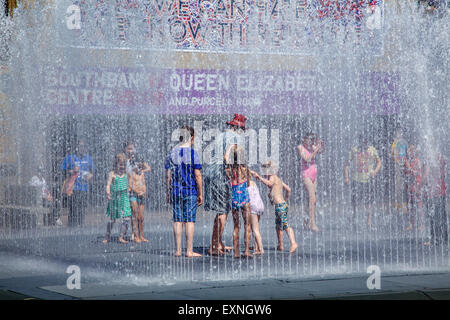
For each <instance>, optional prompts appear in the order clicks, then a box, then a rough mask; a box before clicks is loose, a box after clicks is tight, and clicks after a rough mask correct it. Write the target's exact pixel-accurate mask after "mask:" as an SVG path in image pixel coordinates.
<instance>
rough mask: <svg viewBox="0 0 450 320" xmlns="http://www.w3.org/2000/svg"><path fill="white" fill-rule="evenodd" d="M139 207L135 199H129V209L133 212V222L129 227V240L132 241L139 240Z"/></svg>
mask: <svg viewBox="0 0 450 320" xmlns="http://www.w3.org/2000/svg"><path fill="white" fill-rule="evenodd" d="M139 209H140V208H139V205H138V203H137V201H131V211H132V213H133V222H132V224H131V229H132V231H131V235H132V238H131V240H132V241H134V242H138V243H139V242H141V239H140V238H139V235H138V232H139V230H138V216H139Z"/></svg>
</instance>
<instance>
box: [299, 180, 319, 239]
mask: <svg viewBox="0 0 450 320" xmlns="http://www.w3.org/2000/svg"><path fill="white" fill-rule="evenodd" d="M303 185H304V186H305V189H306V191H307V193H308V199H309V219H310V222H311V225H310V226H309V229H311V230H312V231H314V232H318V231H319V228H318V227H317V225H316V189H317V180H316V181H314V182H312V181H311V179H310V178H307V177H304V178H303ZM306 226H307V223H305V227H306Z"/></svg>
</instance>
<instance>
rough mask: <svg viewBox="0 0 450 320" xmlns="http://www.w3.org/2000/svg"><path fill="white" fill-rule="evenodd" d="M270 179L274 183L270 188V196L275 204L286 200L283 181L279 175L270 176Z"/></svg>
mask: <svg viewBox="0 0 450 320" xmlns="http://www.w3.org/2000/svg"><path fill="white" fill-rule="evenodd" d="M269 180H271V181H273V185H272V187H271V188H270V193H269V197H270V199H271V201H272V202H273V203H274V204H280V203H283V202H286V200H285V199H284V196H283V181H282V180H281V179H280V178H279V177H278V176H277V175H275V174H274V175H272V176H270V178H269Z"/></svg>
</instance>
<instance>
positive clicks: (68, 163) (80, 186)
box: [61, 154, 95, 191]
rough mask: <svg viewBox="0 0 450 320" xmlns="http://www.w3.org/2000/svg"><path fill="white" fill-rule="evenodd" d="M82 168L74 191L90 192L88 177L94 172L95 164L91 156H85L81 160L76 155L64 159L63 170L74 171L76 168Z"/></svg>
mask: <svg viewBox="0 0 450 320" xmlns="http://www.w3.org/2000/svg"><path fill="white" fill-rule="evenodd" d="M77 166H79V167H80V172H79V173H78V177H77V180H75V185H74V186H73V190H74V191H89V183H88V180H86V179H85V178H86V175H87V174H88V173H92V171H94V168H95V167H94V162H93V161H92V158H91V156H89V155H87V154H85V155H84V156H83V157H81V158H79V157H78V156H76V155H74V154H69V155H67V156H66V157H65V158H64V161H63V163H62V165H61V170H73V169H75V167H77Z"/></svg>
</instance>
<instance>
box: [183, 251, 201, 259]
mask: <svg viewBox="0 0 450 320" xmlns="http://www.w3.org/2000/svg"><path fill="white" fill-rule="evenodd" d="M201 256H202V255H201V254H200V253H197V252H192V253H186V257H188V258H198V257H201Z"/></svg>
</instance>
